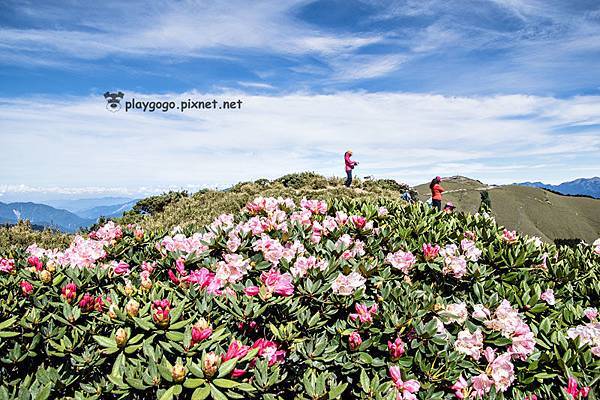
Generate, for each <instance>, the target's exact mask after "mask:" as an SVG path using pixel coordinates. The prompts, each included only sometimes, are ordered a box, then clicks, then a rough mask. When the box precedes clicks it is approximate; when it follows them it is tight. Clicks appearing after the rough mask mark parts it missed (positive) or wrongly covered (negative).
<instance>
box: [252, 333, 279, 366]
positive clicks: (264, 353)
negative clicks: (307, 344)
mask: <svg viewBox="0 0 600 400" xmlns="http://www.w3.org/2000/svg"><path fill="white" fill-rule="evenodd" d="M252 349H258V354H257V355H258V356H260V357H263V358H264V359H266V360H268V362H269V366H272V365H274V364H277V363H282V362H283V361H284V360H285V350H280V349H279V347H278V346H277V343H275V342H272V341H270V340H266V339H263V338H260V339H258V340H257V341H256V342H254V344H253V345H252Z"/></svg>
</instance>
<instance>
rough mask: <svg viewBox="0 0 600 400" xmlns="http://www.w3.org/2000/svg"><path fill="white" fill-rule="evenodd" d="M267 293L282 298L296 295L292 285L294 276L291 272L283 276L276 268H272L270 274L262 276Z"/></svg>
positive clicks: (264, 273)
mask: <svg viewBox="0 0 600 400" xmlns="http://www.w3.org/2000/svg"><path fill="white" fill-rule="evenodd" d="M260 280H261V282H262V283H263V284H264V286H265V289H266V290H267V293H276V294H279V295H281V296H291V295H292V294H293V293H294V285H293V284H292V275H290V273H289V272H286V273H284V274H282V273H281V272H279V270H278V269H276V268H271V270H269V272H263V273H262V274H261V276H260Z"/></svg>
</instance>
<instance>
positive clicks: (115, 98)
mask: <svg viewBox="0 0 600 400" xmlns="http://www.w3.org/2000/svg"><path fill="white" fill-rule="evenodd" d="M124 96H125V94H124V93H123V92H118V93H110V92H106V93H104V98H105V99H106V101H107V103H106V109H107V110H108V111H110V112H117V111H119V110H120V109H121V100H123V97H124Z"/></svg>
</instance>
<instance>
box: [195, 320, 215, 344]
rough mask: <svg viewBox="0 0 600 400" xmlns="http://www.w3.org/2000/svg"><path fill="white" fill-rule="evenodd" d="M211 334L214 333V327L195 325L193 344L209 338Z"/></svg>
mask: <svg viewBox="0 0 600 400" xmlns="http://www.w3.org/2000/svg"><path fill="white" fill-rule="evenodd" d="M210 335H212V329H211V328H210V327H205V328H202V327H201V326H196V325H194V326H193V327H192V346H193V345H195V344H196V343H199V342H201V341H203V340H206V339H208V338H209V337H210Z"/></svg>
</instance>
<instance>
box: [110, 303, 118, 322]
mask: <svg viewBox="0 0 600 400" xmlns="http://www.w3.org/2000/svg"><path fill="white" fill-rule="evenodd" d="M116 308H117V306H115V305H114V304H111V305H110V307H108V317H109V318H110V319H115V318H117V313H116V311H115V310H116Z"/></svg>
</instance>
